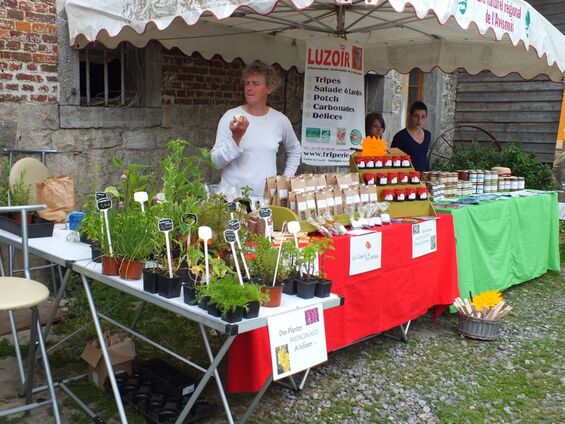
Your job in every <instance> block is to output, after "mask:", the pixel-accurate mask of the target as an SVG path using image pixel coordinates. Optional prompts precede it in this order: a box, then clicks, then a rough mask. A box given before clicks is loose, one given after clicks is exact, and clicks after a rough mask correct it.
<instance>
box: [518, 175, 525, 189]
mask: <svg viewBox="0 0 565 424" xmlns="http://www.w3.org/2000/svg"><path fill="white" fill-rule="evenodd" d="M525 188H526V179H525V178H524V177H518V190H524V189H525Z"/></svg>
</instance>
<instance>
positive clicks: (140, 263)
mask: <svg viewBox="0 0 565 424" xmlns="http://www.w3.org/2000/svg"><path fill="white" fill-rule="evenodd" d="M114 225H115V227H116V229H115V243H114V244H115V252H116V254H117V255H118V256H120V257H122V258H123V259H122V263H121V265H120V277H121V278H124V279H126V280H139V279H140V278H141V275H142V272H143V269H144V268H145V263H146V261H147V260H148V258H149V255H150V254H151V250H152V247H153V246H152V235H151V230H150V226H151V222H150V217H149V216H148V215H147V214H146V213H143V212H141V210H140V209H138V208H133V207H130V208H128V209H125V210H123V211H122V212H121V213H119V214H117V216H116V222H115V224H114Z"/></svg>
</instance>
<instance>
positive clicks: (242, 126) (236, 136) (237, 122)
mask: <svg viewBox="0 0 565 424" xmlns="http://www.w3.org/2000/svg"><path fill="white" fill-rule="evenodd" d="M248 126H249V121H248V120H247V118H246V117H245V116H243V115H239V116H235V117H234V118H233V119H232V120H231V121H230V130H231V134H232V138H233V141H234V142H235V144H237V145H238V146H239V142H240V141H241V138H242V137H243V135H244V134H245V131H247V127H248Z"/></svg>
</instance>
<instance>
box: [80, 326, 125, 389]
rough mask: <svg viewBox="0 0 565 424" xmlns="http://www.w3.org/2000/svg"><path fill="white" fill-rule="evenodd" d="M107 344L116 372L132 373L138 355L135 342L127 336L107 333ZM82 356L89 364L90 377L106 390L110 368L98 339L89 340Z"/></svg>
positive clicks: (100, 387)
mask: <svg viewBox="0 0 565 424" xmlns="http://www.w3.org/2000/svg"><path fill="white" fill-rule="evenodd" d="M105 339H106V345H109V346H108V352H109V354H110V361H111V362H112V368H113V369H114V373H120V372H126V373H128V375H131V371H132V363H133V360H134V359H135V357H136V351H135V344H134V343H133V340H132V339H131V338H129V337H127V336H119V335H112V336H110V335H108V334H105ZM80 357H81V358H82V359H83V360H84V361H85V362H86V363H87V364H88V377H89V379H90V381H92V382H93V383H94V385H95V386H96V387H98V388H99V389H100V390H104V382H105V381H106V378H107V377H108V370H107V369H106V365H105V363H104V358H103V357H102V350H101V349H100V346H99V343H98V341H97V340H95V341H92V342H88V343H87V344H86V346H85V347H84V350H83V351H82V354H81V355H80Z"/></svg>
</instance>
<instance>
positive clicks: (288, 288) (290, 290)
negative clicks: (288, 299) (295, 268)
mask: <svg viewBox="0 0 565 424" xmlns="http://www.w3.org/2000/svg"><path fill="white" fill-rule="evenodd" d="M283 293H284V294H289V295H291V296H292V295H295V294H296V280H295V279H294V278H287V279H286V280H285V282H284V284H283Z"/></svg>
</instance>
